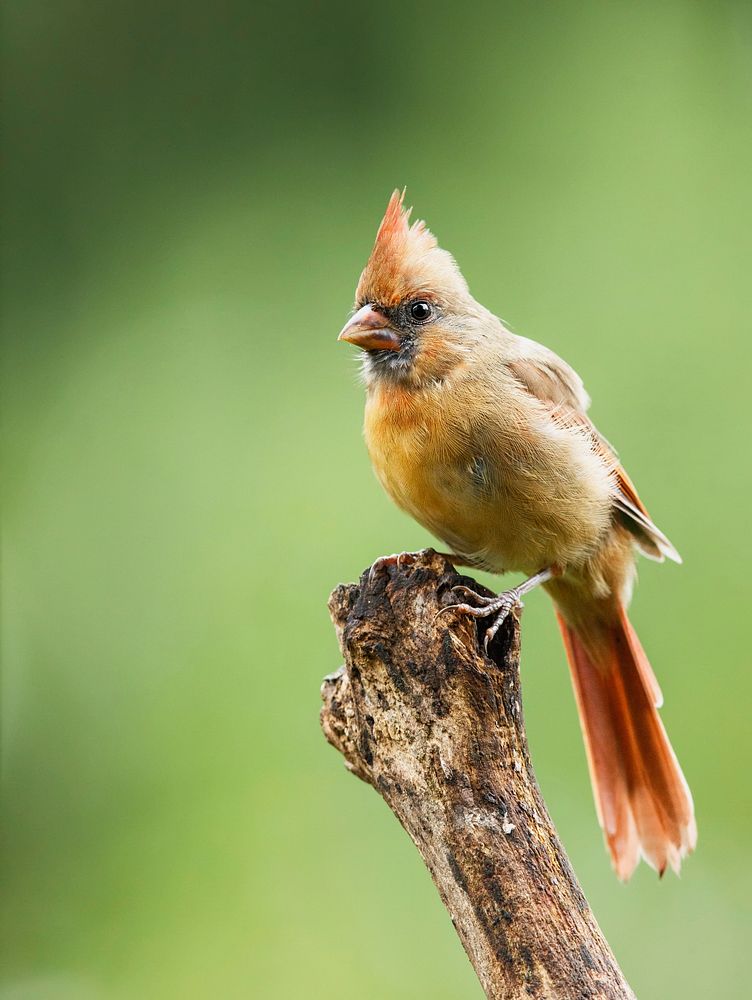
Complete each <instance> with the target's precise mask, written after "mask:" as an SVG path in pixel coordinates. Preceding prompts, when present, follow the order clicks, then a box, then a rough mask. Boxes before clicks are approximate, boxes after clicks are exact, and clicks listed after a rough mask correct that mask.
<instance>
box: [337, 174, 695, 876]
mask: <svg viewBox="0 0 752 1000" xmlns="http://www.w3.org/2000/svg"><path fill="white" fill-rule="evenodd" d="M409 216H410V211H409V210H406V209H405V208H404V206H403V197H402V196H400V194H399V192H395V193H394V194H393V195H392V198H391V200H390V202H389V205H388V207H387V210H386V214H385V216H384V219H383V220H382V223H381V225H380V227H379V230H378V233H377V235H376V242H375V244H374V247H373V250H372V252H371V256H370V258H369V260H368V263H367V265H366V267H365V270H364V271H363V274H362V275H361V278H360V281H359V283H358V288H357V291H356V312H355V314H354V315H353V317H352V318H351V319H350V320H349V322H348V323H347V324H346V325H345V327H344V329H343V330H342V332H341V333H340V338H339V339H340V340H345V341H349V342H350V343H352V344H355V345H356V346H357V347H359V348H361V350H362V359H363V379H364V381H365V384H366V392H367V398H366V419H365V436H366V443H367V445H368V450H369V453H370V456H371V461H372V463H373V466H374V469H375V471H376V475H377V476H378V478H379V480H380V481H381V484H382V485H383V487H384V488H385V489H386V491H387V492H388V493H389V494H390V496H391V497H392V499H393V500H394V501H395V502H396V503H397V504H398V506H399V507H401V508H402V509H403V510H405V511H407V512H408V513H409V514H411V515H412V516H413V517H414V518H415V519H416V520H417V521H419V522H420V523H421V524H422V525H423V526H424V527H425V528H427V529H428V530H429V531H431V532H432V533H433V534H434V535H436V536H437V537H438V538H441V539H442V540H443V542H444V543H445V544H446V545H447V546H448V547H449V551H450V552H451V553H453V555H452V556H451V557H450V558H451V559H452V560H453V561H455V562H457V563H458V564H463V565H468V566H472V567H474V568H476V569H481V570H486V571H488V572H492V573H502V572H506V571H512V572H520V573H524V574H526V576H527V577H528V579H526V580H525V581H524V582H523V583H521V584H519V585H518V586H517V587H515V588H513V590H511V591H508V592H507V593H506V594H502V595H500V596H499V597H498V598H495V599H491V600H490V601H489V600H486V599H482V598H478V597H477V595H475V600H477V602H478V605H479V606H477V607H474V606H473V605H471V604H459V605H452V607H454V608H455V610H459V611H462V612H464V613H465V614H467V615H472V616H473V617H475V618H482V617H487V616H490V615H492V614H496V615H497V617H496V619H495V620H494V621H493V622H492V624H491V626H490V628H489V629H488V630H487V631H486V636H485V641H486V648H487V647H488V644H489V643H490V642H491V641H492V639H493V637H494V635H495V634H496V632H497V631H498V629H499V627H500V625H501V622H502V621H503V620H504V618H506V617H507V616H508V614H509V611H510V610H511V609H512V608H513V607H514V606H515V605H516V604H517V603H518V602H519V600H520V599H521V598H522V597H523V596H524V595H525V594H527V593H529V591H530V590H532V589H533V587H536V586H538V585H541V586H543V587H544V588H545V589H546V590H547V591H548V593H549V595H550V596H551V597H552V598H553V601H554V605H555V608H556V614H557V618H558V620H559V626H560V628H561V631H562V636H563V639H564V646H565V649H566V653H567V658H568V660H569V665H570V669H571V673H572V681H573V685H574V692H575V697H576V700H577V707H578V709H579V713H580V719H581V722H582V729H583V733H584V736H585V749H586V754H587V759H588V765H589V767H590V776H591V779H592V784H593V790H594V794H595V802H596V810H597V813H598V819H599V821H600V824H601V827H602V828H603V831H604V834H605V838H606V843H607V845H608V850H609V853H610V855H611V860H612V863H613V865H614V868H615V869H616V872H617V874H618V876H619V877H620V878H622V879H626V878H628V877H629V876H630V875H631V874H632V872H633V870H634V868H635V866H636V865H637V862H638V861H639V859H640V857H641V856H642V857H644V858H645V859H646V860H647V861H648V862H649V863H650V864H651V865H652V866H653V867H654V868H655V869H656V870H658V871H662V870H663V869H665V868H666V866H667V865H671V867H672V868H674V869H675V870H678V869H679V866H680V864H681V860H682V858H684V857H685V856H686V855H687V854H689V852H690V851H692V849H693V848H694V846H695V841H696V837H697V831H696V827H695V820H694V807H693V804H692V796H691V794H690V792H689V788H688V787H687V783H686V782H685V780H684V775H683V774H682V772H681V768H680V767H679V764H678V762H677V759H676V756H675V754H674V752H673V749H672V748H671V744H670V743H669V741H668V737H667V736H666V732H665V730H664V728H663V724H662V722H661V719H660V717H659V715H658V711H657V710H658V707H659V706H660V704H661V692H660V688H659V687H658V682H657V680H656V678H655V675H654V674H653V671H652V668H651V666H650V663H649V662H648V659H647V657H646V655H645V653H644V651H643V649H642V646H641V645H640V641H639V639H638V638H637V635H636V633H635V631H634V629H633V628H632V626H631V624H630V623H629V620H628V618H627V613H626V608H627V606H628V604H629V600H630V597H631V592H632V585H633V583H634V578H635V551H636V550H637V551H640V552H642V553H644V554H645V555H648V556H650V557H651V558H653V559H656V560H658V561H663V560H664V559H672V560H674V561H675V562H680V561H681V560H680V558H679V555H678V553H677V551H676V549H675V548H674V547H673V546H672V544H671V542H670V541H669V540H668V538H666V536H665V535H664V534H663V532H662V531H660V530H659V529H658V528H657V527H656V525H655V524H654V523H653V521H652V520H651V519H650V516H649V514H648V512H647V510H646V508H645V506H644V505H643V503H642V501H641V500H640V498H639V496H638V494H637V490H636V489H635V487H634V485H633V483H632V481H631V479H630V478H629V476H628V475H627V473H626V472H625V470H624V469H623V468H622V467H621V465H620V464H619V460H618V458H617V456H616V453H615V452H614V451H613V450H612V448H611V446H610V445H609V444H608V442H607V441H606V440H605V438H603V437H601V435H600V434H599V433H598V431H597V430H596V428H595V426H594V425H593V423H592V422H591V421H590V418H589V417H588V415H587V409H588V406H589V404H590V399H589V397H588V395H587V393H586V392H585V389H584V387H583V384H582V380H581V379H580V377H579V375H577V373H576V372H575V371H574V369H572V368H570V366H569V365H568V364H567V363H566V362H565V361H562V359H561V358H559V357H558V356H557V355H556V354H554V353H553V351H550V350H548V349H547V348H546V347H543V346H542V345H541V344H536V343H535V342H534V341H532V340H527V339H526V338H524V337H518V336H516V335H515V334H513V333H511V331H509V330H508V329H507V328H506V327H505V326H504V324H503V323H502V322H501V321H500V320H499V319H497V317H496V316H494V315H493V313H491V312H489V311H488V309H486V308H484V307H483V306H482V305H481V304H480V303H479V302H477V301H476V300H475V299H474V298H473V296H472V295H471V294H470V291H469V289H468V286H467V283H466V281H465V279H464V278H463V276H462V274H461V273H460V270H459V268H458V266H457V264H456V262H455V260H454V258H453V257H452V256H451V255H450V254H448V253H447V252H446V251H445V250H442V249H441V248H440V247H439V246H438V244H437V242H436V239H435V237H434V236H433V235H432V234H431V232H430V231H429V230H428V229H427V227H426V225H425V223H423V222H420V221H417V222H414V223H413V224H412V225H411V224H410V222H409ZM407 556H412V554H411V553H407V554H405V555H402V556H388V557H386V559H385V560H380V561H379V563H378V564H377V566H375V567H374V569H377V567H378V569H383V568H384V566H387V565H390V564H391V565H396V566H397V568H398V569H399V568H400V567H401V565H402V562H403V561H404V560H405V559H406V558H407ZM541 567H544V568H543V569H541ZM443 610H449V608H445V609H443ZM443 610H442V611H440V612H439V614H442V613H443ZM437 617H438V615H437Z"/></svg>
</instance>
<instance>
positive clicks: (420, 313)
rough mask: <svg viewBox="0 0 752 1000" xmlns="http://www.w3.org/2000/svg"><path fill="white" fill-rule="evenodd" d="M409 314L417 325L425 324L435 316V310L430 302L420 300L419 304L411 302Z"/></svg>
mask: <svg viewBox="0 0 752 1000" xmlns="http://www.w3.org/2000/svg"><path fill="white" fill-rule="evenodd" d="M408 308H409V312H410V315H411V316H412V318H413V319H414V320H415V322H416V323H425V322H426V320H427V319H430V318H431V316H433V309H432V308H431V305H430V303H429V302H424V301H423V300H422V299H418V301H417V302H411V303H410V305H409V307H408Z"/></svg>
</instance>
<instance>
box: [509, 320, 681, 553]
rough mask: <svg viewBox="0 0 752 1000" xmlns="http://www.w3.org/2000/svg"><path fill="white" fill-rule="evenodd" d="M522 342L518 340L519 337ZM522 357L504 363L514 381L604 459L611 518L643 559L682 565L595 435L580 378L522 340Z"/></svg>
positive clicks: (615, 459) (607, 448)
mask: <svg viewBox="0 0 752 1000" xmlns="http://www.w3.org/2000/svg"><path fill="white" fill-rule="evenodd" d="M520 339H521V340H522V338H520ZM522 344H523V345H524V351H525V353H524V355H523V354H522V353H520V355H519V356H518V357H517V358H514V359H512V360H511V361H508V362H507V367H508V368H509V370H510V371H511V373H512V374H513V375H514V377H515V378H516V379H517V380H518V381H519V382H520V383H521V384H522V385H523V386H524V387H525V388H526V389H527V391H528V392H529V393H531V394H532V395H533V396H535V397H536V398H537V399H539V400H540V401H541V402H542V403H545V404H547V405H548V406H549V407H550V410H551V417H552V419H554V420H555V421H556V422H557V423H558V424H560V425H562V426H564V427H568V428H570V429H572V430H576V431H578V432H579V433H581V434H583V435H585V436H586V437H587V439H588V442H589V443H590V446H591V448H592V449H593V451H594V452H595V453H596V454H597V455H598V456H599V457H600V458H602V459H603V461H604V463H605V464H606V465H607V466H608V468H609V470H610V471H611V473H612V479H613V502H614V513H615V516H616V518H617V520H618V521H619V522H620V524H622V525H623V526H624V527H625V528H626V529H627V530H628V531H629V532H630V534H631V535H632V536H633V537H634V541H635V544H636V545H637V547H638V548H639V549H640V551H641V552H642V553H644V555H646V556H648V557H649V558H651V559H656V560H657V561H658V562H663V560H664V559H665V558H668V559H672V560H673V561H674V562H678V563H680V562H681V556H680V555H679V553H678V552H677V551H676V549H675V548H674V546H673V545H672V544H671V542H670V541H669V540H668V538H667V537H666V536H665V535H664V534H663V532H662V531H661V530H660V528H658V527H657V526H656V525H655V524H654V523H653V521H652V520H651V519H650V515H649V514H648V512H647V509H646V507H645V505H644V504H643V502H642V500H640V497H639V495H638V493H637V490H636V489H635V487H634V484H633V482H632V480H631V479H630V478H629V476H628V475H627V473H626V471H625V470H624V469H623V468H622V466H621V465H620V464H619V459H618V456H617V454H616V451H615V450H614V449H613V448H612V447H611V445H610V444H609V443H608V441H607V440H606V439H605V438H604V437H603V436H602V435H601V434H599V433H598V431H597V429H596V428H595V426H594V425H593V423H592V421H591V420H590V418H589V417H588V416H587V414H586V412H585V411H586V410H587V408H588V406H589V405H590V398H589V396H588V394H587V393H586V392H585V388H584V386H583V384H582V379H581V378H580V377H579V375H578V374H577V373H576V372H575V371H574V369H573V368H570V366H569V365H568V364H567V363H566V362H565V361H562V360H561V358H559V357H558V356H557V355H556V354H554V353H553V351H549V350H548V349H547V348H545V347H542V346H541V345H540V344H535V343H534V342H533V341H529V340H522Z"/></svg>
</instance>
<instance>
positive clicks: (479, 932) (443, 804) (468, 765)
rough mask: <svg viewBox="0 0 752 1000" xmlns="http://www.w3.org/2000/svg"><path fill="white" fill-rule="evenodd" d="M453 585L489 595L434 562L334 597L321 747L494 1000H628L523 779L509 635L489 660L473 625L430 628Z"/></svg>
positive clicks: (527, 766) (523, 748)
mask: <svg viewBox="0 0 752 1000" xmlns="http://www.w3.org/2000/svg"><path fill="white" fill-rule="evenodd" d="M460 583H464V584H465V585H466V586H472V587H473V588H474V589H476V590H478V591H479V592H484V590H483V588H479V587H478V585H477V584H476V583H475V582H474V581H473V580H469V579H468V578H467V577H460V576H458V574H457V573H456V572H455V571H454V569H453V567H452V566H451V564H450V563H449V562H447V560H446V559H444V558H443V557H442V556H439V555H437V554H436V553H435V552H433V551H432V550H431V549H428V550H426V551H425V552H423V553H420V554H419V555H418V556H417V558H416V559H414V560H413V561H408V563H407V564H405V563H403V564H402V566H401V567H395V566H387V567H384V568H382V569H380V570H377V571H376V572H375V573H374V574H369V573H368V572H367V573H365V574H364V575H363V577H362V578H361V581H360V584H359V585H357V586H355V585H349V586H340V587H338V588H337V589H336V590H335V591H334V593H333V594H332V596H331V598H330V602H329V609H330V613H331V616H332V620H333V622H334V625H335V628H336V629H337V634H338V637H339V641H340V646H341V648H342V653H343V655H344V658H345V664H344V666H343V667H341V668H340V670H338V671H337V673H336V674H333V675H332V676H330V677H327V678H326V680H325V681H324V685H323V688H322V698H323V701H324V707H323V709H322V711H321V724H322V727H323V730H324V734H325V735H326V738H327V739H328V740H329V742H330V743H331V744H332V745H333V746H334V747H336V749H337V750H339V751H340V753H342V754H343V756H344V757H345V760H346V763H347V766H348V767H349V768H350V770H352V771H353V772H354V773H355V774H356V775H358V777H360V778H362V779H363V780H364V781H366V782H368V783H369V784H371V785H373V787H374V788H375V789H376V790H377V791H378V792H379V794H380V795H381V796H382V797H383V798H384V800H385V801H386V803H387V805H388V806H389V808H390V809H391V810H392V811H393V812H394V813H395V815H396V816H397V818H398V819H399V821H400V823H402V825H403V826H404V828H405V829H406V830H407V832H408V833H409V834H410V836H411V837H412V839H413V841H414V843H415V845H416V847H417V848H418V850H419V851H420V853H421V855H422V856H423V860H424V861H425V863H426V865H427V866H428V869H429V871H430V872H431V875H432V877H433V880H434V882H435V883H436V887H437V888H438V890H439V894H440V896H441V898H442V900H443V902H444V905H445V906H446V908H447V910H448V911H449V914H450V916H451V918H452V922H453V923H454V926H455V928H456V930H457V933H458V934H459V936H460V939H461V941H462V944H463V945H464V947H465V950H466V952H467V954H468V956H469V958H470V961H471V962H472V964H473V966H474V968H475V971H476V973H477V974H478V978H479V979H480V981H481V984H482V986H483V988H484V990H485V991H486V995H487V996H488V997H492V998H501V997H503V998H505V1000H516V998H523V997H524V998H525V1000H528V998H530V997H536V998H556V1000H574V998H579V997H588V998H601V997H602V998H609V1000H616V998H619V1000H623V998H633V994H632V991H631V990H630V988H629V986H628V985H627V983H626V981H625V979H624V977H623V976H622V974H621V971H620V970H619V967H618V965H617V964H616V960H615V959H614V956H613V954H612V952H611V949H610V948H609V946H608V943H607V942H606V940H605V938H604V937H603V934H602V933H601V931H600V928H599V927H598V925H597V923H596V921H595V918H594V917H593V914H592V913H591V911H590V907H589V906H588V904H587V901H586V899H585V897H584V895H583V893H582V890H581V889H580V887H579V885H578V883H577V880H576V878H575V876H574V873H573V871H572V868H571V866H570V864H569V861H568V860H567V857H566V855H565V853H564V851H563V849H562V846H561V844H560V843H559V840H558V837H557V835H556V831H555V829H554V826H553V823H552V822H551V819H550V817H549V815H548V813H547V811H546V807H545V804H544V802H543V799H542V798H541V794H540V791H539V789H538V785H537V782H536V780H535V776H534V774H533V769H532V765H531V763H530V756H529V753H528V747H527V740H526V737H525V728H524V723H523V718H522V708H521V699H520V684H519V651H520V634H519V623H518V621H517V620H516V619H515V617H514V616H513V615H510V617H509V618H508V619H507V621H506V622H505V623H504V625H503V626H502V628H501V630H500V631H499V634H498V635H497V636H496V638H495V639H494V641H493V643H492V645H491V650H490V655H491V658H490V659H489V658H488V657H486V656H484V655H483V654H482V652H481V651H480V646H479V642H478V627H477V625H476V622H475V621H474V620H472V619H470V618H469V617H468V616H466V615H462V614H460V613H457V612H454V611H449V612H447V613H446V614H444V615H442V616H441V618H440V619H439V620H438V621H437V620H436V614H437V612H438V611H439V609H440V608H442V607H445V606H447V605H448V604H451V603H454V600H453V598H452V594H451V590H452V588H453V587H455V586H457V585H458V584H460Z"/></svg>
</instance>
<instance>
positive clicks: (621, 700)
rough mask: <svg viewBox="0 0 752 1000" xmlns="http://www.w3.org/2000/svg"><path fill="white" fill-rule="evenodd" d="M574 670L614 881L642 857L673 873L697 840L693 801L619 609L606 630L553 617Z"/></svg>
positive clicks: (644, 662) (655, 690) (641, 656)
mask: <svg viewBox="0 0 752 1000" xmlns="http://www.w3.org/2000/svg"><path fill="white" fill-rule="evenodd" d="M557 617H558V619H559V626H560V628H561V631H562V635H563V637H564V645H565V647H566V651H567V658H568V660H569V666H570V668H571V670H572V680H573V682H574V690H575V696H576V698H577V707H578V708H579V712H580V722H581V725H582V732H583V736H584V739H585V748H586V751H587V758H588V764H589V767H590V778H591V781H592V783H593V792H594V795H595V803H596V808H597V810H598V819H599V820H600V824H601V826H602V827H603V831H604V833H605V836H606V842H607V844H608V849H609V851H610V852H611V860H612V862H613V865H614V868H615V870H616V874H617V875H618V876H619V878H620V879H624V880H626V879H628V878H629V877H630V875H631V874H632V872H633V871H634V869H635V867H636V865H637V862H638V861H639V860H640V854H641V853H642V855H643V856H644V858H645V859H646V861H648V863H649V864H651V865H652V866H653V867H654V868H655V869H657V870H658V871H659V872H660V873H661V874H663V872H664V871H665V869H666V866H667V865H671V867H672V868H673V869H674V871H676V872H678V871H679V867H680V865H681V859H682V858H683V857H684V856H685V855H687V854H689V852H690V851H692V850H693V848H694V846H695V842H696V840H697V827H696V825H695V818H694V808H693V805H692V796H691V794H690V791H689V788H688V787H687V783H686V781H685V780H684V775H683V774H682V771H681V768H680V767H679V762H678V761H677V759H676V756H675V754H674V751H673V749H672V748H671V744H670V743H669V741H668V737H667V736H666V730H665V729H664V728H663V723H662V722H661V720H660V718H659V716H658V708H659V707H660V705H661V701H662V698H661V692H660V688H659V687H658V684H657V682H656V679H655V676H654V674H653V671H652V669H651V667H650V664H649V662H648V659H647V657H646V656H645V653H644V651H643V649H642V646H641V645H640V640H639V639H638V638H637V635H636V633H635V631H634V629H633V628H632V626H631V625H630V623H629V620H628V619H627V615H626V612H625V611H624V609H623V608H620V609H619V614H618V617H617V618H616V619H615V621H613V622H612V623H609V624H607V625H606V624H603V623H602V622H594V623H593V624H592V625H583V624H579V623H578V625H577V627H576V629H575V628H574V627H572V626H571V625H569V624H568V623H567V622H566V621H565V620H564V619H563V617H562V616H561V614H560V613H559V612H557Z"/></svg>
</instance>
